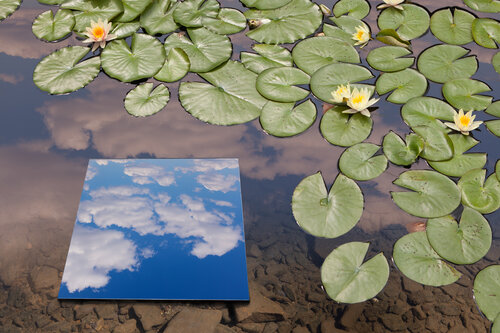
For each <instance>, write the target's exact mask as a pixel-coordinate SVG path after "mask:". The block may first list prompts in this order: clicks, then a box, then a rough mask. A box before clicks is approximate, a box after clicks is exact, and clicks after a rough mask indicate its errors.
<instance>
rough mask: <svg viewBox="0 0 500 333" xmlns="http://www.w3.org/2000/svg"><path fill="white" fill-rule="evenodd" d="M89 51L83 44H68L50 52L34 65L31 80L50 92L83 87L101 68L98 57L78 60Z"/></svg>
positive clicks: (63, 92)
mask: <svg viewBox="0 0 500 333" xmlns="http://www.w3.org/2000/svg"><path fill="white" fill-rule="evenodd" d="M89 52H90V48H88V47H83V46H69V47H65V48H62V49H59V50H57V51H55V52H52V53H51V54H49V55H48V56H46V57H45V58H43V59H42V60H41V61H40V62H39V63H38V65H37V66H36V67H35V71H34V72H33V82H34V83H35V85H36V86H37V87H38V88H40V89H41V90H43V91H46V92H48V93H50V94H66V93H69V92H72V91H75V90H78V89H80V88H83V87H85V86H86V85H87V84H89V83H90V82H92V80H94V79H95V78H96V76H97V74H99V71H100V70H101V60H100V58H99V57H92V58H90V59H87V60H84V61H82V62H80V61H81V60H82V59H83V57H85V56H86V55H87V54H88V53H89Z"/></svg>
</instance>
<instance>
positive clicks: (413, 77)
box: [375, 68, 427, 104]
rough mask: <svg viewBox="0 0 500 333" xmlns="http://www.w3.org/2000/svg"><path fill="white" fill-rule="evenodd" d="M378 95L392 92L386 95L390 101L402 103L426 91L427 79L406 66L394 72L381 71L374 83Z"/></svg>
mask: <svg viewBox="0 0 500 333" xmlns="http://www.w3.org/2000/svg"><path fill="white" fill-rule="evenodd" d="M375 88H376V89H377V93H378V94H379V95H383V94H386V93H388V92H390V91H392V93H391V94H390V95H389V96H388V97H387V100H388V101H389V102H391V103H396V104H404V103H406V102H408V101H409V100H410V99H412V98H414V97H420V96H422V95H424V94H425V92H426V91H427V79H426V78H425V76H423V75H422V74H420V73H419V72H417V71H416V70H414V69H411V68H407V69H404V70H402V71H400V72H396V73H383V74H382V75H380V76H379V77H378V79H377V82H376V84H375Z"/></svg>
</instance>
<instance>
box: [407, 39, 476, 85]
mask: <svg viewBox="0 0 500 333" xmlns="http://www.w3.org/2000/svg"><path fill="white" fill-rule="evenodd" d="M467 53H469V50H467V49H464V48H463V47H461V46H456V45H436V46H432V47H430V48H428V49H427V50H425V51H424V52H422V53H421V54H420V56H419V57H418V62H417V66H418V70H419V71H420V73H422V74H424V75H425V77H427V78H428V79H429V80H432V81H434V82H439V83H445V82H448V81H451V80H454V79H461V78H469V77H471V76H472V75H474V74H475V73H476V71H477V59H476V57H475V56H469V57H464V56H465V55H466V54H467Z"/></svg>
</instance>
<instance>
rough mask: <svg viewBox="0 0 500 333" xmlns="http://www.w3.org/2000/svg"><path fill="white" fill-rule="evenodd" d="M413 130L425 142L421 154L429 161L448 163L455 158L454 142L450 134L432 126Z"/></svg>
mask: <svg viewBox="0 0 500 333" xmlns="http://www.w3.org/2000/svg"><path fill="white" fill-rule="evenodd" d="M413 130H414V131H415V133H417V134H418V135H419V136H420V137H421V138H422V139H423V140H424V150H422V152H421V153H420V156H421V157H422V158H425V159H426V160H427V161H446V160H449V159H451V158H452V157H453V142H452V141H451V139H450V137H449V136H448V134H446V133H445V132H443V131H439V130H436V129H435V128H434V127H432V126H425V125H423V126H414V127H413Z"/></svg>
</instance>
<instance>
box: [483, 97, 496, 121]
mask: <svg viewBox="0 0 500 333" xmlns="http://www.w3.org/2000/svg"><path fill="white" fill-rule="evenodd" d="M484 112H486V113H488V114H491V115H492V116H495V117H498V118H500V101H496V102H493V103H491V104H490V106H488V108H487V109H486V110H485V111H484Z"/></svg>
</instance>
